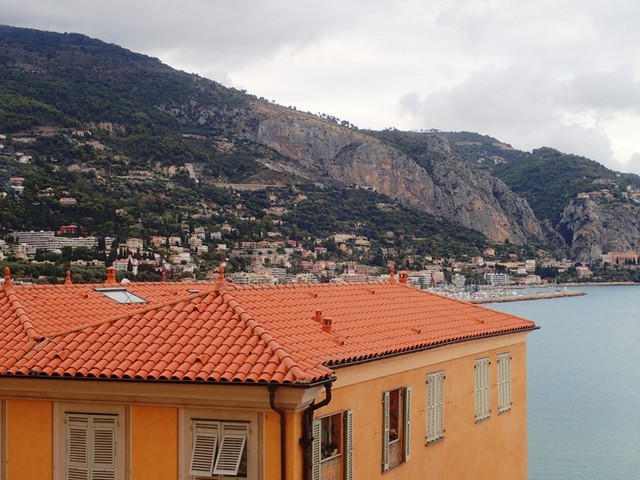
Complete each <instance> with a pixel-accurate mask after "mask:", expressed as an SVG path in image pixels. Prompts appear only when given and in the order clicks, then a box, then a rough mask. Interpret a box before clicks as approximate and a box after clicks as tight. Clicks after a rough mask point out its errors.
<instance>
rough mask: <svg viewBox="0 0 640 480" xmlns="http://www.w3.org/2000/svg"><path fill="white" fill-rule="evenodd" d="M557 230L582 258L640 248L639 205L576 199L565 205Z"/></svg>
mask: <svg viewBox="0 0 640 480" xmlns="http://www.w3.org/2000/svg"><path fill="white" fill-rule="evenodd" d="M558 230H559V231H561V232H562V233H563V235H564V238H565V241H566V242H567V244H568V245H569V247H570V256H571V258H574V259H576V260H579V261H583V262H589V261H590V260H597V259H599V258H600V255H601V254H602V253H608V252H612V251H622V252H625V251H634V252H637V251H639V250H640V206H638V205H635V204H632V203H622V202H619V201H607V200H603V199H597V200H596V199H589V198H586V199H575V200H572V201H571V202H570V203H569V204H568V205H567V207H566V208H565V209H564V212H563V214H562V219H561V220H560V223H559V225H558Z"/></svg>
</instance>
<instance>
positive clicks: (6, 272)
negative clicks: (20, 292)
mask: <svg viewBox="0 0 640 480" xmlns="http://www.w3.org/2000/svg"><path fill="white" fill-rule="evenodd" d="M11 285H13V284H12V283H11V270H10V269H9V267H4V284H3V287H5V288H9V287H10V286H11Z"/></svg>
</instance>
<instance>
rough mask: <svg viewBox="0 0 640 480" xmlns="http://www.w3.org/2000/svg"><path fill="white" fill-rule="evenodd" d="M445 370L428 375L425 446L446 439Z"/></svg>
mask: <svg viewBox="0 0 640 480" xmlns="http://www.w3.org/2000/svg"><path fill="white" fill-rule="evenodd" d="M445 379H446V376H445V374H444V370H439V371H437V372H433V373H429V374H427V379H426V402H425V403H426V412H425V417H426V418H425V421H426V430H425V444H426V445H431V444H432V443H434V442H437V441H439V440H442V439H443V438H444V431H445V430H444V380H445Z"/></svg>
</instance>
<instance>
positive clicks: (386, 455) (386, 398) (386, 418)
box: [382, 392, 390, 472]
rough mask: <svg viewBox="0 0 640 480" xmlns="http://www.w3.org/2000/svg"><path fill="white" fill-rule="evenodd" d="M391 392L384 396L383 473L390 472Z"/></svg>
mask: <svg viewBox="0 0 640 480" xmlns="http://www.w3.org/2000/svg"><path fill="white" fill-rule="evenodd" d="M389 403H390V401H389V392H384V393H383V394H382V471H383V472H385V471H387V470H389V424H390V421H389Z"/></svg>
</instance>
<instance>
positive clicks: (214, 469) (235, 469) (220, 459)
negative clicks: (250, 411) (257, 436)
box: [189, 418, 249, 479]
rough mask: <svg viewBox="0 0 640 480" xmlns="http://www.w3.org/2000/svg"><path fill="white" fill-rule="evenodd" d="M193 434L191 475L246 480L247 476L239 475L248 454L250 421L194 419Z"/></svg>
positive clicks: (190, 462)
mask: <svg viewBox="0 0 640 480" xmlns="http://www.w3.org/2000/svg"><path fill="white" fill-rule="evenodd" d="M191 432H192V449H191V454H190V455H189V460H190V461H189V475H191V476H194V477H204V478H217V477H218V476H219V475H224V476H226V477H228V478H242V479H245V478H247V476H248V474H247V475H239V473H240V464H241V462H242V460H243V457H245V455H247V453H246V443H247V438H248V436H249V423H248V422H238V421H234V422H229V421H223V420H209V419H205V420H203V419H197V418H193V419H191ZM207 457H210V458H207ZM205 467H206V468H205ZM247 468H248V465H247Z"/></svg>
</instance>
